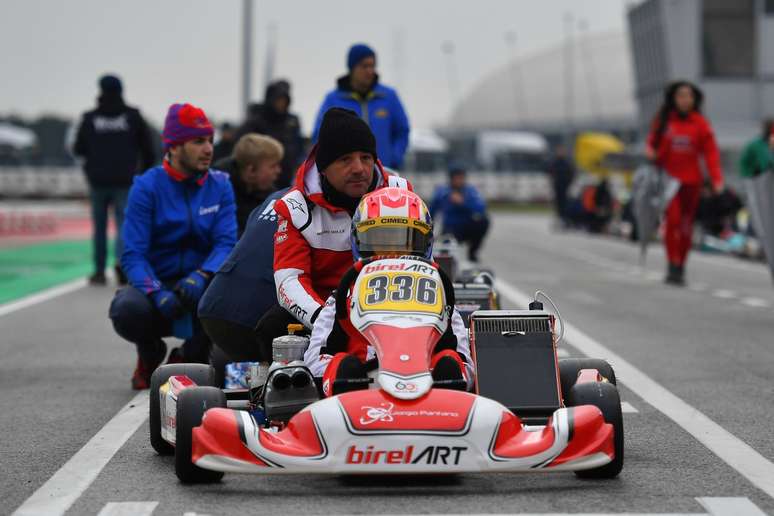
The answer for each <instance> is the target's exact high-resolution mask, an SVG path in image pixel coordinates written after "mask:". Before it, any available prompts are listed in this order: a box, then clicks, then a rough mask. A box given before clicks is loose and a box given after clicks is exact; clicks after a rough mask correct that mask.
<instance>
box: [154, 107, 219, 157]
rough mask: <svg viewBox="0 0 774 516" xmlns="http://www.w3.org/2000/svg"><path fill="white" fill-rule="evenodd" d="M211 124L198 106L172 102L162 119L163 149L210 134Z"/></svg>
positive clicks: (211, 133)
mask: <svg viewBox="0 0 774 516" xmlns="http://www.w3.org/2000/svg"><path fill="white" fill-rule="evenodd" d="M213 134H214V131H213V129H212V124H211V123H210V121H209V120H208V119H207V115H205V114H204V111H202V110H201V109H200V108H198V107H196V106H194V105H192V104H172V105H171V106H169V111H167V119H166V120H165V121H164V133H163V134H162V140H163V141H164V151H167V150H168V149H169V148H170V147H172V146H174V145H179V144H181V143H185V142H187V141H188V140H193V139H194V138H200V137H202V136H212V135H213Z"/></svg>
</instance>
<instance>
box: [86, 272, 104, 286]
mask: <svg viewBox="0 0 774 516" xmlns="http://www.w3.org/2000/svg"><path fill="white" fill-rule="evenodd" d="M89 285H107V278H106V277H105V273H104V272H95V273H94V274H92V275H91V276H89Z"/></svg>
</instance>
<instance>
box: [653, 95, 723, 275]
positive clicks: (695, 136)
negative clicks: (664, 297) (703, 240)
mask: <svg viewBox="0 0 774 516" xmlns="http://www.w3.org/2000/svg"><path fill="white" fill-rule="evenodd" d="M703 98H704V95H703V94H702V92H701V90H699V88H698V87H697V86H695V85H694V84H692V83H690V82H686V81H677V82H674V83H672V84H670V85H669V86H668V87H667V89H666V91H665V93H664V104H663V105H662V107H661V110H660V111H659V113H658V115H657V116H656V118H655V119H654V121H653V126H652V129H651V132H650V134H649V135H648V140H647V145H646V155H647V156H648V158H649V159H651V160H652V161H655V162H656V164H657V165H659V166H661V167H663V168H664V169H665V170H666V171H667V173H668V174H669V175H670V176H673V177H675V178H677V179H679V180H680V189H679V190H678V192H677V194H675V196H674V198H673V199H672V201H671V202H670V204H669V206H668V207H667V210H666V228H665V233H664V244H665V245H666V253H667V259H668V264H667V265H668V268H667V275H666V278H665V281H666V282H667V283H669V284H672V285H678V286H680V285H684V284H685V269H684V267H685V262H686V259H687V257H688V251H689V250H690V248H691V243H692V240H693V239H692V237H693V222H694V219H695V218H696V210H697V208H698V206H699V197H700V194H701V187H702V184H703V183H704V177H703V175H702V172H701V167H700V164H699V159H700V158H704V162H705V164H706V166H707V171H708V172H709V177H710V181H711V183H712V188H713V190H714V192H715V193H720V192H722V191H723V174H722V172H721V169H720V153H719V152H718V146H717V143H715V135H714V134H713V132H712V127H711V126H710V124H709V122H708V121H707V119H706V118H704V117H703V116H702V115H701V104H702V100H703Z"/></svg>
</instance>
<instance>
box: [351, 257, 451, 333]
mask: <svg viewBox="0 0 774 516" xmlns="http://www.w3.org/2000/svg"><path fill="white" fill-rule="evenodd" d="M382 259H383V258H382V257H380V256H372V257H370V258H366V259H365V260H359V261H357V262H355V264H354V265H353V266H352V267H350V268H349V270H348V271H347V272H345V273H344V276H342V277H341V281H340V282H339V286H338V287H337V288H336V319H338V320H343V319H346V318H347V315H348V313H347V293H348V292H349V288H350V287H351V286H352V283H353V282H354V281H355V278H357V275H358V274H360V271H361V270H363V267H365V266H366V265H368V264H369V263H371V262H373V261H376V260H382ZM411 259H412V260H417V261H420V262H424V263H426V264H428V265H432V266H433V267H434V268H435V269H436V270H437V271H438V275H439V276H440V277H441V285H442V286H443V290H444V293H445V295H446V306H447V307H451V310H454V305H455V304H456V302H457V300H456V298H455V296H454V285H453V284H452V282H451V279H449V276H447V275H446V273H445V272H444V271H443V269H441V268H440V267H439V266H438V265H437V264H436V263H435V262H433V261H431V260H428V259H426V258H422V257H420V256H412V257H411ZM450 313H451V312H450Z"/></svg>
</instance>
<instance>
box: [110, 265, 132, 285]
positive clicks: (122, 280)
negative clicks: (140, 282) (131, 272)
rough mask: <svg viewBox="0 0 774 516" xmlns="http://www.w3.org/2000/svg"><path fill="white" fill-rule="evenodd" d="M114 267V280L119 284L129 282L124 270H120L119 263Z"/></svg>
mask: <svg viewBox="0 0 774 516" xmlns="http://www.w3.org/2000/svg"><path fill="white" fill-rule="evenodd" d="M114 269H115V271H116V281H118V284H119V285H126V284H127V283H129V281H128V280H127V278H126V274H124V271H123V270H121V266H120V265H116V266H115V267H114Z"/></svg>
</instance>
